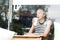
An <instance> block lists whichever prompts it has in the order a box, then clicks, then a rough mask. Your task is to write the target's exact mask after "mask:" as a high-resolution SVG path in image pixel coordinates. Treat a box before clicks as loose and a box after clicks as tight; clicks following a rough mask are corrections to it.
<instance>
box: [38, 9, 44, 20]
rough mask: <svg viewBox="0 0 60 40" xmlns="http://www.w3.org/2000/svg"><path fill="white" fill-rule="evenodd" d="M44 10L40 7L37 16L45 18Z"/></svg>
mask: <svg viewBox="0 0 60 40" xmlns="http://www.w3.org/2000/svg"><path fill="white" fill-rule="evenodd" d="M44 16H45V15H44V11H43V10H42V9H38V10H37V17H38V18H39V19H42V18H44Z"/></svg>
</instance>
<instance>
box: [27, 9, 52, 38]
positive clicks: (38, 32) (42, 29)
mask: <svg viewBox="0 0 60 40" xmlns="http://www.w3.org/2000/svg"><path fill="white" fill-rule="evenodd" d="M36 14H37V15H36V16H37V17H35V18H33V19H32V27H31V28H30V30H29V33H28V34H31V35H34V36H39V37H40V36H42V37H47V36H48V34H49V32H50V27H51V24H52V21H51V20H48V19H47V17H46V13H45V10H44V9H43V8H38V9H37V10H36ZM33 31H34V33H33Z"/></svg>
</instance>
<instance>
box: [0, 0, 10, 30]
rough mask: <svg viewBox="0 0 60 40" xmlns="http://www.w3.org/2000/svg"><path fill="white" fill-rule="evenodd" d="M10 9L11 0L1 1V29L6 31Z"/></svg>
mask: <svg viewBox="0 0 60 40" xmlns="http://www.w3.org/2000/svg"><path fill="white" fill-rule="evenodd" d="M8 8H9V0H0V27H2V28H5V29H7V28H8V18H7V14H8Z"/></svg>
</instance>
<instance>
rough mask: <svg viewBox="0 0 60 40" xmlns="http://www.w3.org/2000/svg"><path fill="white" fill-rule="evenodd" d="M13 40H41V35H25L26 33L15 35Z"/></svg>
mask: <svg viewBox="0 0 60 40" xmlns="http://www.w3.org/2000/svg"><path fill="white" fill-rule="evenodd" d="M12 40H41V37H36V36H25V35H15V36H14V37H13V38H12Z"/></svg>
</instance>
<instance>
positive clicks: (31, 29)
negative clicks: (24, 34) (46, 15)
mask: <svg viewBox="0 0 60 40" xmlns="http://www.w3.org/2000/svg"><path fill="white" fill-rule="evenodd" d="M33 23H34V18H33V19H32V26H31V28H30V30H29V33H32V32H33V31H34V25H33Z"/></svg>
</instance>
